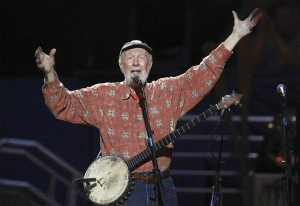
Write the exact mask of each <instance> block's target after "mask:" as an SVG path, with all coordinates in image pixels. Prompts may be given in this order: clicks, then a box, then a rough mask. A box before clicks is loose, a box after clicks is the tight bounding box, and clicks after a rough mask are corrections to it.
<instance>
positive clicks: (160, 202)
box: [134, 81, 164, 206]
mask: <svg viewBox="0 0 300 206" xmlns="http://www.w3.org/2000/svg"><path fill="white" fill-rule="evenodd" d="M143 88H144V85H143V84H142V82H141V81H139V82H138V87H137V88H134V90H135V91H136V93H137V95H138V97H139V105H140V107H141V108H142V114H143V118H144V122H145V126H146V130H147V134H148V147H149V148H150V151H151V153H152V163H153V173H154V174H155V175H156V183H155V192H156V205H157V206H164V193H163V189H164V188H163V185H162V179H161V175H160V170H159V169H158V165H157V159H156V155H155V148H154V143H153V137H152V135H153V134H154V131H153V130H151V127H150V123H149V116H148V110H147V102H146V97H145V94H144V91H143Z"/></svg>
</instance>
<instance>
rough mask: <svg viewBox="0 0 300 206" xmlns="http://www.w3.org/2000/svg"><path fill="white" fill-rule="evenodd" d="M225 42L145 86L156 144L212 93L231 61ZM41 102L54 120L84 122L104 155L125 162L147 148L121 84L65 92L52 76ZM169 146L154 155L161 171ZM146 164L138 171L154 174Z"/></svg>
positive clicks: (134, 103) (129, 94)
mask: <svg viewBox="0 0 300 206" xmlns="http://www.w3.org/2000/svg"><path fill="white" fill-rule="evenodd" d="M230 55H231V52H229V51H228V50H227V49H226V48H225V47H224V45H223V44H221V45H220V46H219V47H218V48H217V49H216V50H214V51H212V53H211V54H210V55H209V56H207V57H206V58H204V59H203V61H202V62H201V63H200V64H199V65H197V66H194V67H191V68H190V69H188V70H187V71H186V72H185V73H184V74H182V75H180V76H177V77H169V78H162V79H158V80H157V81H153V82H151V83H147V84H146V86H145V89H144V92H145V96H146V99H147V103H148V115H149V120H150V126H151V129H152V130H153V131H154V134H153V139H154V142H156V141H158V140H160V139H161V138H163V137H164V136H166V135H167V134H169V133H171V132H172V131H174V130H175V127H176V123H177V120H178V119H179V118H180V117H181V116H182V115H184V114H185V113H186V112H187V111H189V110H190V109H191V108H192V107H194V106H195V105H196V104H197V103H198V102H199V101H200V100H202V99H203V98H204V96H205V95H206V94H208V92H210V90H211V89H212V87H213V85H214V84H215V82H216V81H217V80H218V78H219V76H220V75H221V72H222V71H223V68H224V65H225V62H226V60H227V59H228V58H229V57H230ZM43 93H44V97H45V102H46V104H47V106H48V107H49V108H50V110H51V111H52V113H53V114H54V115H55V117H56V118H57V119H60V120H64V121H68V122H72V123H76V124H88V125H92V126H94V127H96V128H98V129H99V130H100V132H101V136H100V148H101V152H102V155H104V156H106V155H117V156H120V157H122V158H123V159H124V160H128V159H130V158H132V157H134V156H135V155H137V154H138V153H140V152H141V151H143V150H144V149H146V147H147V138H148V137H147V132H146V128H145V124H144V121H143V115H142V110H141V108H140V107H139V105H138V103H139V100H138V99H137V98H135V97H134V96H135V95H134V94H135V93H134V91H133V90H132V89H131V88H130V87H129V86H127V85H126V84H124V82H116V83H100V84H96V85H94V86H92V87H88V88H84V89H79V90H75V91H69V90H68V89H66V88H65V87H64V86H63V84H62V83H61V82H60V81H59V79H58V77H57V76H56V78H55V80H54V81H52V82H47V81H45V84H44V86H43ZM172 149H173V144H169V145H167V147H166V148H165V150H164V151H163V152H159V153H158V156H159V157H158V160H157V161H158V166H159V169H160V170H161V171H164V170H165V169H167V168H169V166H170V163H171V155H172ZM152 169H153V165H152V162H151V161H149V162H147V163H145V164H143V165H142V166H140V167H139V168H137V169H136V171H148V170H152Z"/></svg>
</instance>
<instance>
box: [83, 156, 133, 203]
mask: <svg viewBox="0 0 300 206" xmlns="http://www.w3.org/2000/svg"><path fill="white" fill-rule="evenodd" d="M84 178H96V186H95V187H93V188H92V189H91V190H90V195H89V196H88V197H89V199H90V200H91V201H92V202H93V203H95V204H97V205H115V204H121V203H122V202H123V201H124V200H126V199H127V196H128V195H129V194H130V191H131V190H132V176H131V172H130V171H129V169H128V166H127V164H126V162H125V161H124V160H122V159H121V158H120V157H115V156H104V157H100V158H97V159H96V160H95V161H94V162H92V163H91V165H90V166H89V167H88V169H87V171H86V173H85V175H84ZM91 184H93V183H91ZM85 187H86V184H85Z"/></svg>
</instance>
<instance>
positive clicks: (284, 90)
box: [277, 84, 286, 97]
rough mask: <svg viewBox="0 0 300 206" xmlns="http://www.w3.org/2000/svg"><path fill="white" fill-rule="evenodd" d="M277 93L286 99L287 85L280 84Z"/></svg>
mask: <svg viewBox="0 0 300 206" xmlns="http://www.w3.org/2000/svg"><path fill="white" fill-rule="evenodd" d="M277 92H278V93H279V94H280V95H281V96H283V97H285V92H286V87H285V85H284V84H279V85H278V86H277Z"/></svg>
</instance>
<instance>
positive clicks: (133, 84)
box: [130, 74, 143, 88]
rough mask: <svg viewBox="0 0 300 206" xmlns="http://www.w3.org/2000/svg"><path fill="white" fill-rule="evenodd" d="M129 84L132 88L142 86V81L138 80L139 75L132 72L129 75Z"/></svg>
mask: <svg viewBox="0 0 300 206" xmlns="http://www.w3.org/2000/svg"><path fill="white" fill-rule="evenodd" d="M130 86H131V87H133V88H139V87H142V86H143V83H142V81H141V80H140V78H139V76H138V75H136V74H133V75H132V76H131V77H130Z"/></svg>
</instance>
